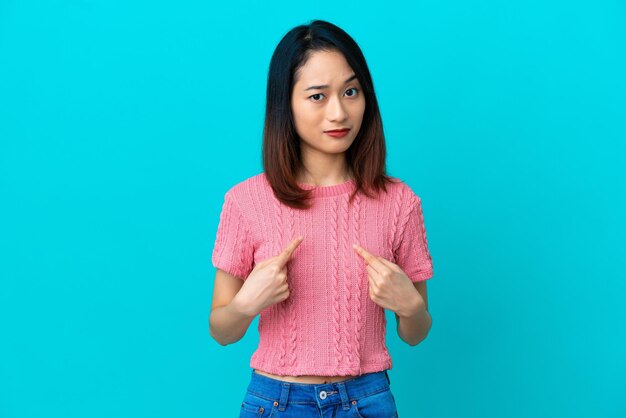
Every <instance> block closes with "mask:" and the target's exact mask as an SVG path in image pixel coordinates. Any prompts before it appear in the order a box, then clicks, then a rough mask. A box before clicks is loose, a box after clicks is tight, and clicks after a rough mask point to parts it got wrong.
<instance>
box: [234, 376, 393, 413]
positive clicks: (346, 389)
mask: <svg viewBox="0 0 626 418" xmlns="http://www.w3.org/2000/svg"><path fill="white" fill-rule="evenodd" d="M389 384H390V381H389V375H388V374H387V371H386V370H383V371H380V372H374V373H365V374H362V375H361V376H358V377H353V378H351V379H348V380H344V381H341V382H335V383H326V384H316V383H292V382H284V381H282V380H277V379H272V378H271V377H268V376H263V375H261V374H258V373H255V371H254V370H252V378H251V380H250V384H249V385H248V389H247V390H246V395H245V397H244V399H243V402H242V403H241V413H240V415H239V417H240V418H247V417H250V418H253V417H254V418H270V417H276V418H283V417H284V418H291V417H315V418H341V417H344V418H346V417H352V418H396V417H397V416H398V410H397V409H396V400H395V398H394V397H393V394H392V393H391V389H390V387H389Z"/></svg>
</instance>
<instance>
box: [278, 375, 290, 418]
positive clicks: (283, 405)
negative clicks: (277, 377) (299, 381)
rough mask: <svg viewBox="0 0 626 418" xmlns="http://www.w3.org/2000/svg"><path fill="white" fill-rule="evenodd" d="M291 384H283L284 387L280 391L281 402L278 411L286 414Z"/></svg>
mask: <svg viewBox="0 0 626 418" xmlns="http://www.w3.org/2000/svg"><path fill="white" fill-rule="evenodd" d="M289 386H290V385H289V383H287V382H283V387H282V389H281V391H280V400H279V401H278V410H279V411H280V412H284V411H285V408H286V407H287V399H289Z"/></svg>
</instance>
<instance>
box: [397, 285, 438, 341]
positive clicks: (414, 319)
mask: <svg viewBox="0 0 626 418" xmlns="http://www.w3.org/2000/svg"><path fill="white" fill-rule="evenodd" d="M413 285H414V286H415V289H416V294H414V295H412V296H414V297H415V301H414V303H413V304H412V306H413V307H414V309H412V310H411V311H409V312H406V314H405V313H403V314H402V315H398V314H397V313H396V322H397V331H398V335H399V336H400V338H401V339H402V340H403V341H404V342H406V343H407V344H409V345H410V346H415V345H417V344H419V343H420V342H421V341H422V340H424V339H425V338H426V335H428V332H429V331H430V328H431V325H432V318H431V317H430V313H429V312H428V296H427V294H426V280H422V281H419V282H413ZM417 293H419V294H417ZM420 296H421V300H420Z"/></svg>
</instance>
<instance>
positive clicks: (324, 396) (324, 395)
mask: <svg viewBox="0 0 626 418" xmlns="http://www.w3.org/2000/svg"><path fill="white" fill-rule="evenodd" d="M320 399H326V391H325V390H323V391H321V392H320Z"/></svg>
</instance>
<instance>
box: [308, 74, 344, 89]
mask: <svg viewBox="0 0 626 418" xmlns="http://www.w3.org/2000/svg"><path fill="white" fill-rule="evenodd" d="M355 78H356V74H352V76H351V77H350V78H348V79H347V80H346V81H344V84H346V83H349V82H350V81H352V80H354V79H355ZM328 87H330V86H329V85H328V84H323V85H321V86H311V87H307V88H305V89H304V91H307V90H322V89H327V88H328Z"/></svg>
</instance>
